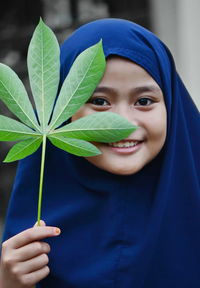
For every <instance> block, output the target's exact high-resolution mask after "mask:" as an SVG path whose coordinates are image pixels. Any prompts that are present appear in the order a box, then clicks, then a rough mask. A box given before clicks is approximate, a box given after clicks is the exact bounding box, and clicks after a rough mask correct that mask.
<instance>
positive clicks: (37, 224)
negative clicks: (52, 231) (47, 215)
mask: <svg viewBox="0 0 200 288" xmlns="http://www.w3.org/2000/svg"><path fill="white" fill-rule="evenodd" d="M38 226H46V223H45V222H44V221H43V220H40V222H38V221H37V222H36V223H35V224H34V226H33V227H38Z"/></svg>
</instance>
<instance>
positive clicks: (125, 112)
mask: <svg viewBox="0 0 200 288" xmlns="http://www.w3.org/2000/svg"><path fill="white" fill-rule="evenodd" d="M112 112H114V113H117V114H119V115H120V116H122V117H124V118H125V119H127V120H128V121H129V122H131V123H132V124H134V125H138V124H137V123H138V121H137V118H136V113H135V111H134V110H133V109H132V108H131V107H130V105H128V104H125V103H120V104H119V105H116V106H115V107H114V108H113V111H112Z"/></svg>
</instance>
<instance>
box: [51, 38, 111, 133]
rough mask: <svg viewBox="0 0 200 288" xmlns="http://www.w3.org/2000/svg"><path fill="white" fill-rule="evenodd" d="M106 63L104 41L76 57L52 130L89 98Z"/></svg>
mask: <svg viewBox="0 0 200 288" xmlns="http://www.w3.org/2000/svg"><path fill="white" fill-rule="evenodd" d="M105 65H106V64H105V56H104V53H103V47H102V41H100V42H98V43H97V44H95V45H93V46H91V47H90V48H88V49H86V50H84V51H83V52H82V53H81V54H80V55H79V56H78V57H77V58H76V60H75V62H74V63H73V66H72V67H71V70H70V72H69V74H68V76H67V78H66V79H65V81H64V83H63V86H62V88H61V91H60V94H59V96H58V100H57V102H56V106H55V109H54V113H53V117H52V120H51V123H50V129H51V130H52V129H53V128H55V127H58V126H59V125H61V124H62V123H63V122H64V121H66V120H67V119H69V118H70V117H71V116H72V115H73V114H74V113H75V112H76V111H77V110H78V109H79V108H80V107H81V106H82V105H83V104H84V103H85V102H86V101H87V100H88V99H89V97H90V96H91V95H92V93H93V92H94V90H95V88H96V86H97V84H98V83H99V81H100V80H101V78H102V76H103V73H104V70H105Z"/></svg>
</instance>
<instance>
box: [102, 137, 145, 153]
mask: <svg viewBox="0 0 200 288" xmlns="http://www.w3.org/2000/svg"><path fill="white" fill-rule="evenodd" d="M143 142H144V141H139V140H132V139H127V140H121V141H119V142H114V143H107V145H108V146H109V147H110V148H111V149H112V151H114V152H117V153H120V154H130V153H133V152H135V151H138V150H139V149H140V148H141V146H142V143H143Z"/></svg>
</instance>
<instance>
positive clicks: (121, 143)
mask: <svg viewBox="0 0 200 288" xmlns="http://www.w3.org/2000/svg"><path fill="white" fill-rule="evenodd" d="M138 143H139V142H138V141H136V142H128V141H127V142H118V143H108V145H109V146H111V147H118V148H123V147H133V146H136V145H137V144H138Z"/></svg>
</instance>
